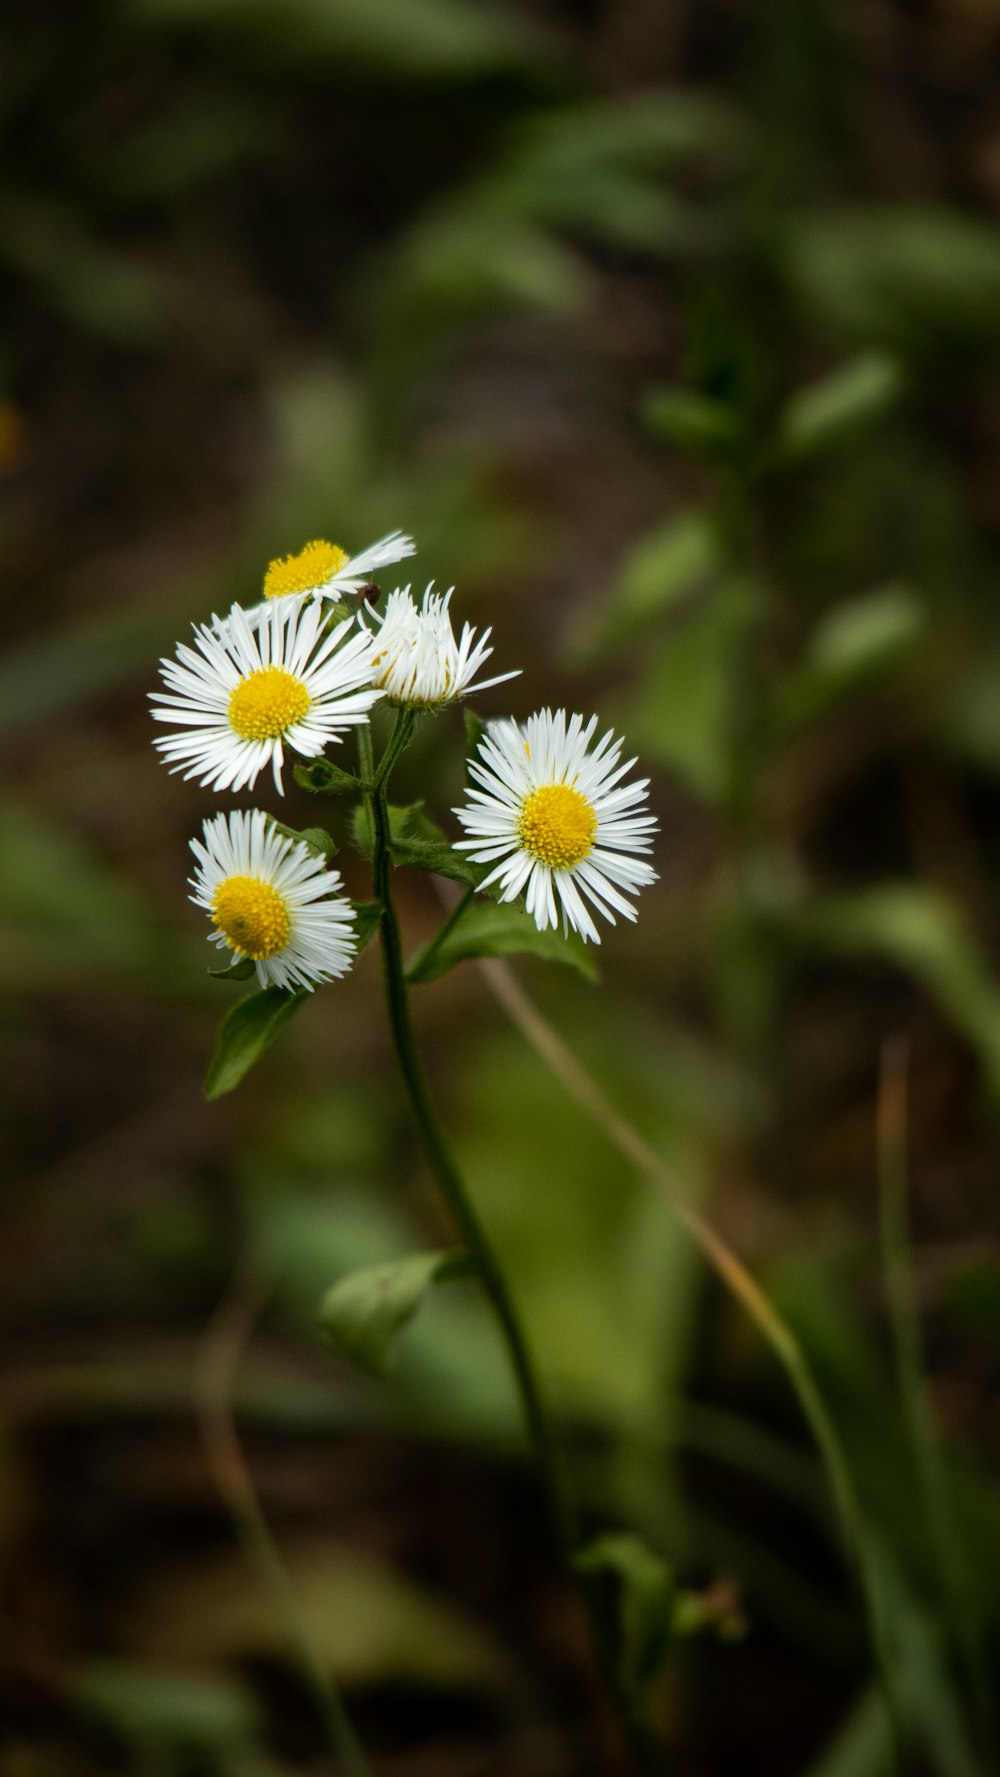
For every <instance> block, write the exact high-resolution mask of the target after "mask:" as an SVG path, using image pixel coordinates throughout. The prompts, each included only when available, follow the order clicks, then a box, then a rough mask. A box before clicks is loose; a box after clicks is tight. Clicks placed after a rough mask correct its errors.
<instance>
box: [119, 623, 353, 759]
mask: <svg viewBox="0 0 1000 1777" xmlns="http://www.w3.org/2000/svg"><path fill="white" fill-rule="evenodd" d="M349 631H353V633H351V634H348V632H349ZM194 633H195V646H194V647H193V648H190V647H187V646H186V645H185V644H183V643H182V644H181V645H180V646H179V647H178V649H177V657H176V659H175V660H163V661H161V663H160V671H161V675H162V677H163V679H164V682H165V683H166V685H167V688H168V689H167V691H166V692H165V693H164V692H154V693H153V696H152V702H153V704H154V705H155V706H156V707H155V708H154V710H153V715H154V717H155V718H156V720H157V721H159V722H170V723H172V724H174V725H175V726H176V727H177V729H178V730H179V732H178V733H176V734H168V735H164V736H163V737H161V738H160V739H158V740H156V741H154V743H153V744H154V746H156V747H157V748H158V749H159V751H160V752H161V753H162V755H163V757H164V759H166V760H167V761H168V763H169V765H170V768H171V770H172V771H183V773H184V776H185V777H194V778H197V779H198V781H199V783H202V784H206V785H208V787H209V788H211V789H213V790H242V789H243V788H244V787H245V786H247V785H252V784H254V783H255V782H256V780H257V777H258V775H259V773H260V772H261V771H263V770H264V767H265V766H266V765H271V766H272V768H273V771H274V781H275V784H276V785H277V787H278V790H279V792H280V791H281V787H282V786H281V768H282V763H283V760H284V749H285V747H286V746H288V747H291V749H292V751H293V752H295V753H299V754H301V756H302V757H303V758H304V759H312V758H314V757H315V755H316V754H317V753H321V752H322V751H323V748H324V747H325V746H326V744H327V742H328V741H330V740H338V739H339V731H340V730H341V729H346V728H352V727H355V726H357V724H358V723H360V722H367V720H368V711H369V710H370V709H371V706H372V704H373V703H376V702H377V701H378V698H379V696H380V695H381V694H380V692H378V691H377V690H375V689H374V688H373V686H372V667H371V654H372V643H371V637H370V636H369V634H368V632H367V630H365V629H363V628H361V627H354V620H353V618H348V619H347V620H346V622H344V623H339V624H337V626H336V628H334V629H332V630H331V631H330V632H329V634H326V633H325V632H324V613H323V607H322V605H321V604H319V603H318V602H313V603H311V604H303V603H302V602H301V601H293V602H291V603H289V604H285V603H283V602H281V603H277V604H275V605H273V606H269V607H268V608H267V610H266V611H265V612H264V613H263V615H262V616H261V618H260V619H259V621H257V622H251V620H250V618H249V617H248V615H247V613H246V612H245V611H241V610H240V607H239V605H234V606H233V609H232V611H231V613H230V615H229V618H228V619H227V621H226V622H225V623H224V624H216V623H214V622H213V623H212V624H201V625H198V626H197V627H196V628H195V632H194Z"/></svg>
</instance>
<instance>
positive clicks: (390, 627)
mask: <svg viewBox="0 0 1000 1777" xmlns="http://www.w3.org/2000/svg"><path fill="white" fill-rule="evenodd" d="M433 584H434V583H433V581H432V582H431V585H430V586H428V588H427V591H426V592H425V593H424V597H423V603H422V604H421V605H420V606H419V607H418V605H417V603H416V601H415V599H413V598H412V597H411V594H410V588H409V587H408V586H407V587H404V588H403V590H402V591H396V592H391V593H390V594H389V597H388V599H387V600H386V607H385V614H384V616H381V617H380V616H379V615H378V613H377V612H376V611H372V612H371V615H372V616H373V617H374V618H375V621H376V622H377V623H378V624H379V625H380V628H379V630H378V633H377V634H376V635H375V636H374V638H373V641H374V652H373V654H372V674H373V679H374V682H375V684H376V685H377V686H378V687H379V689H380V690H381V691H383V692H384V693H385V696H386V697H387V699H388V701H389V702H390V703H395V704H403V705H405V707H406V708H408V709H428V708H430V707H432V706H433V705H435V704H440V703H451V702H453V700H454V699H455V698H457V697H464V696H466V695H467V693H468V692H470V691H485V690H486V689H487V687H488V686H490V685H500V684H502V683H503V681H504V679H516V678H517V676H518V672H519V671H520V668H518V669H516V670H515V671H514V672H511V673H500V675H499V676H498V677H497V678H495V679H481V680H480V681H479V683H478V684H474V683H473V681H474V679H475V676H476V673H477V672H478V671H479V668H480V667H481V666H482V664H483V662H484V661H485V660H488V659H489V657H490V655H491V654H492V652H493V649H492V648H490V647H488V646H487V643H488V642H489V638H490V634H491V631H490V630H488V629H484V630H483V633H482V635H481V636H480V637H479V640H478V641H477V640H476V631H475V630H474V629H472V628H471V627H470V625H469V624H468V623H466V624H463V626H462V634H461V638H460V640H459V641H457V642H456V640H455V632H454V630H453V629H452V627H451V616H450V613H449V610H448V606H449V604H450V602H451V595H452V593H453V592H454V590H455V588H454V587H453V586H452V587H449V589H448V591H447V592H445V593H440V592H434V591H433ZM369 608H370V607H369Z"/></svg>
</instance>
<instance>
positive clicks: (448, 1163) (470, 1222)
mask: <svg viewBox="0 0 1000 1777" xmlns="http://www.w3.org/2000/svg"><path fill="white" fill-rule="evenodd" d="M412 725H413V718H412V715H411V714H410V712H408V711H405V710H401V711H400V713H399V716H398V718H397V723H396V728H395V730H394V732H393V735H392V736H391V738H390V740H389V743H388V746H387V747H386V751H385V754H384V755H383V758H382V761H381V763H380V765H379V769H378V771H377V772H376V773H375V776H374V778H372V776H371V774H370V773H369V774H367V781H368V782H370V783H371V785H372V788H371V791H370V793H369V795H368V796H367V798H366V800H367V802H368V809H369V816H370V820H371V830H372V836H373V842H374V843H373V860H372V862H373V872H374V889H375V898H376V900H377V901H379V903H380V904H381V909H382V913H381V934H382V960H383V976H384V983H385V997H386V1005H387V1008H388V1013H389V1025H390V1029H391V1031H392V1038H393V1044H394V1047H395V1050H396V1057H397V1060H398V1062H399V1066H400V1071H401V1073H402V1076H403V1081H404V1084H405V1086H406V1091H407V1096H408V1098H409V1101H410V1108H411V1110H412V1112H413V1118H414V1121H415V1123H416V1126H417V1132H418V1135H419V1138H420V1144H421V1147H422V1149H423V1152H424V1157H425V1159H426V1160H427V1163H428V1165H429V1167H430V1169H431V1171H432V1172H433V1174H434V1177H435V1178H436V1180H437V1182H438V1184H439V1186H440V1188H441V1192H442V1195H443V1196H444V1198H445V1201H446V1202H447V1204H448V1207H449V1209H450V1210H451V1213H452V1215H453V1217H454V1219H455V1223H456V1225H457V1227H458V1230H459V1233H460V1235H461V1238H462V1240H463V1242H464V1245H465V1247H466V1248H467V1250H468V1252H469V1253H470V1255H471V1257H472V1259H473V1262H474V1264H475V1266H476V1270H477V1271H478V1274H479V1277H480V1280H481V1282H482V1285H483V1288H484V1290H485V1292H486V1296H487V1298H488V1300H489V1302H490V1305H491V1307H492V1309H493V1312H494V1314H495V1316H496V1319H497V1322H498V1325H499V1327H500V1331H501V1334H502V1335H503V1339H504V1342H505V1344H506V1346H507V1351H508V1355H509V1357H510V1361H511V1366H512V1368H513V1371H514V1377H515V1380H516V1383H517V1390H518V1395H519V1397H520V1402H521V1410H522V1413H523V1416H524V1423H525V1428H526V1430H527V1433H528V1439H529V1442H530V1445H531V1449H532V1454H533V1456H534V1460H535V1465H536V1468H537V1471H538V1475H539V1478H540V1480H541V1483H542V1487H543V1491H544V1494H545V1500H546V1505H547V1507H548V1512H549V1517H550V1520H551V1524H552V1530H553V1534H554V1537H555V1540H556V1544H557V1546H558V1549H559V1552H560V1554H561V1556H562V1558H563V1561H564V1563H565V1564H566V1567H567V1569H568V1571H569V1572H570V1573H571V1575H572V1577H573V1579H574V1581H575V1582H576V1584H577V1586H578V1588H579V1591H580V1595H581V1598H582V1600H583V1603H584V1605H585V1607H586V1610H587V1614H588V1617H589V1619H590V1624H591V1630H592V1633H593V1637H594V1643H595V1646H596V1650H597V1653H598V1656H599V1660H600V1664H601V1667H602V1668H603V1670H604V1673H605V1676H606V1678H607V1681H608V1684H609V1687H610V1689H611V1691H612V1694H613V1696H614V1698H615V1701H616V1704H617V1706H618V1709H619V1711H620V1714H621V1719H622V1725H623V1727H624V1730H625V1733H626V1736H627V1738H628V1742H629V1745H630V1746H631V1748H632V1751H633V1753H634V1754H635V1757H636V1760H637V1763H638V1765H639V1767H640V1769H641V1770H642V1771H643V1772H644V1773H647V1774H648V1777H662V1771H663V1763H662V1758H661V1755H660V1752H659V1749H658V1748H657V1747H656V1746H655V1745H654V1742H653V1738H652V1735H651V1733H650V1731H649V1729H648V1726H647V1724H646V1722H645V1721H644V1720H643V1719H642V1714H641V1711H640V1710H639V1709H638V1708H637V1706H636V1704H635V1702H634V1700H633V1699H632V1698H631V1697H630V1696H629V1694H628V1692H627V1689H626V1687H625V1686H624V1685H623V1684H622V1683H621V1682H620V1680H619V1675H618V1671H617V1658H616V1645H615V1644H616V1635H615V1630H614V1626H613V1622H612V1620H611V1618H610V1617H609V1614H608V1612H607V1610H606V1608H605V1603H604V1599H603V1597H602V1596H601V1595H600V1594H599V1592H598V1589H597V1587H596V1586H595V1585H593V1584H592V1583H590V1582H589V1580H588V1578H587V1576H585V1575H583V1574H580V1573H579V1572H578V1571H577V1570H576V1568H575V1566H574V1563H573V1556H574V1554H575V1551H576V1550H577V1548H578V1547H579V1545H580V1540H581V1538H580V1527H579V1523H578V1519H577V1512H576V1506H575V1503H574V1501H573V1500H572V1498H571V1497H570V1495H569V1492H568V1490H567V1488H566V1485H565V1482H564V1479H563V1472H562V1465H561V1463H560V1460H559V1454H558V1450H557V1447H556V1442H555V1438H554V1435H553V1432H552V1428H551V1425H550V1424H549V1419H548V1415H547V1412H546V1409H545V1405H544V1402H543V1400H542V1393H541V1389H540V1386H539V1383H538V1379H537V1376H536V1374H535V1366H534V1362H533V1360H532V1357H531V1352H530V1350H529V1347H528V1342H527V1339H526V1337H525V1334H524V1330H523V1328H522V1326H521V1323H520V1320H519V1318H518V1314H517V1310H516V1309H515V1307H514V1302H513V1299H512V1297H511V1294H510V1291H509V1290H508V1288H507V1281H506V1278H505V1277H504V1274H503V1271H502V1269H501V1266H500V1263H499V1260H498V1259H497V1257H496V1254H495V1252H494V1250H493V1246H492V1243H491V1241H490V1239H489V1236H488V1234H487V1232H486V1229H485V1227H484V1225H483V1223H482V1221H481V1220H480V1217H479V1214H478V1211H477V1210H476V1208H475V1205H474V1203H473V1202H472V1199H471V1197H470V1196H469V1193H468V1191H467V1189H466V1186H465V1182H464V1180H463V1178H462V1175H461V1173H460V1171H459V1169H458V1166H457V1164H456V1162H455V1160H454V1158H453V1156H452V1153H451V1150H450V1148H449V1146H448V1142H447V1139H446V1137H445V1134H444V1131H443V1129H442V1126H441V1122H440V1119H439V1118H438V1115H437V1111H436V1110H435V1108H434V1104H433V1102H432V1100H431V1097H430V1092H429V1090H428V1087H427V1082H426V1080H425V1078H424V1073H423V1068H422V1067H421V1064H420V1057H419V1055H418V1053H417V1046H416V1041H415V1038H414V1032H413V1023H412V1019H411V1016H410V1003H409V994H408V990H407V985H406V972H405V967H404V962H403V947H402V940H401V938H400V931H399V921H398V919H397V917H396V909H395V905H394V903H393V899H392V888H391V883H390V873H391V869H392V856H391V851H390V834H389V813H388V807H387V804H386V796H385V785H386V781H387V778H388V768H387V767H386V760H387V759H388V760H389V764H390V767H391V764H392V762H393V761H394V760H395V759H396V758H397V757H398V755H399V753H400V752H401V751H402V749H403V747H404V746H405V745H406V742H407V740H408V739H409V736H410V733H411V732H412ZM470 892H471V891H470ZM460 905H461V903H460ZM449 923H453V922H449Z"/></svg>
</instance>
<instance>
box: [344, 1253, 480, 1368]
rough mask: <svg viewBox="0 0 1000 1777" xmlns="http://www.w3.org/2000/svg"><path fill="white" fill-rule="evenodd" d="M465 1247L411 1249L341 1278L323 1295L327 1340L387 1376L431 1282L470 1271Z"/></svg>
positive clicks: (355, 1362) (353, 1358) (364, 1365)
mask: <svg viewBox="0 0 1000 1777" xmlns="http://www.w3.org/2000/svg"><path fill="white" fill-rule="evenodd" d="M471 1268H472V1261H471V1259H470V1258H469V1256H468V1254H467V1253H463V1252H434V1253H410V1254H409V1255H408V1256H407V1257H406V1258H405V1259H396V1260H394V1261H392V1262H391V1263H389V1264H386V1265H371V1266H366V1267H365V1269H364V1270H362V1271H352V1272H350V1273H349V1274H348V1275H347V1276H346V1277H342V1278H340V1280H339V1282H337V1283H335V1284H334V1285H333V1286H332V1288H331V1289H329V1290H328V1291H327V1293H326V1295H325V1296H324V1298H323V1302H322V1304H321V1307H320V1311H319V1321H320V1326H321V1327H322V1329H323V1332H324V1334H325V1336H326V1338H327V1340H328V1342H329V1343H330V1344H331V1345H332V1346H333V1347H334V1349H335V1350H337V1351H339V1352H340V1353H341V1355H342V1356H343V1357H346V1358H349V1359H350V1361H351V1362H352V1363H354V1364H357V1365H358V1366H359V1367H360V1368H361V1369H363V1370H370V1371H371V1372H372V1373H373V1374H374V1375H376V1376H381V1375H384V1373H385V1370H386V1368H387V1366H388V1363H389V1358H390V1355H391V1350H392V1345H393V1342H394V1341H395V1339H396V1338H397V1336H398V1335H399V1334H400V1333H401V1332H402V1330H403V1328H404V1327H405V1326H406V1325H407V1324H408V1322H409V1321H411V1320H412V1319H413V1316H414V1315H415V1314H416V1312H417V1309H418V1308H419V1307H420V1304H421V1302H422V1301H423V1299H424V1297H425V1296H426V1294H427V1292H428V1290H429V1289H430V1288H431V1286H432V1284H435V1283H440V1282H445V1281H446V1280H448V1279H450V1278H453V1277H465V1276H468V1274H469V1272H470V1270H471Z"/></svg>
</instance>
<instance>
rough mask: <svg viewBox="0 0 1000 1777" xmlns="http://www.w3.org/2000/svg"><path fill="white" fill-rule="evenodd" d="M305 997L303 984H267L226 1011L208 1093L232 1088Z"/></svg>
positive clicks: (213, 1095) (217, 1093)
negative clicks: (299, 986) (272, 985)
mask: <svg viewBox="0 0 1000 1777" xmlns="http://www.w3.org/2000/svg"><path fill="white" fill-rule="evenodd" d="M306 998H307V994H306V991H305V989H304V988H298V987H297V988H288V987H265V988H263V989H262V991H261V992H260V993H252V994H250V996H249V998H248V999H245V1000H240V1003H239V1005H238V1006H234V1007H233V1009H232V1011H231V1012H227V1014H226V1016H225V1018H224V1019H223V1021H222V1029H221V1030H220V1032H219V1041H218V1046H217V1047H216V1051H215V1054H214V1056H213V1057H212V1063H211V1066H210V1067H209V1070H208V1073H207V1075H206V1077H205V1097H206V1098H221V1097H222V1094H223V1093H224V1092H232V1090H233V1087H234V1086H238V1085H239V1083H240V1081H241V1080H242V1078H243V1076H244V1074H246V1073H249V1071H250V1069H251V1068H252V1067H253V1064H254V1062H255V1061H259V1060H260V1057H261V1056H262V1055H263V1053H264V1050H265V1049H268V1048H270V1046H271V1044H272V1043H273V1042H274V1039H275V1037H276V1036H277V1034H278V1032H279V1030H280V1029H281V1027H282V1025H283V1024H286V1023H287V1022H288V1020H289V1018H290V1017H291V1016H292V1013H293V1012H295V1011H297V1009H298V1007H299V1006H300V1005H301V1004H302V1001H303V1000H304V999H306Z"/></svg>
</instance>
